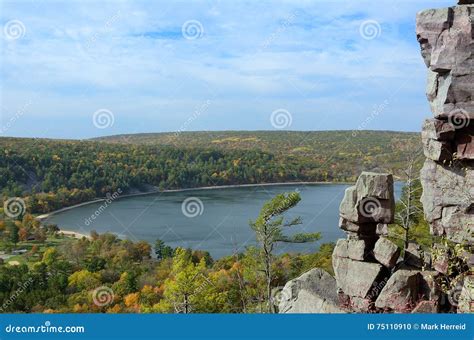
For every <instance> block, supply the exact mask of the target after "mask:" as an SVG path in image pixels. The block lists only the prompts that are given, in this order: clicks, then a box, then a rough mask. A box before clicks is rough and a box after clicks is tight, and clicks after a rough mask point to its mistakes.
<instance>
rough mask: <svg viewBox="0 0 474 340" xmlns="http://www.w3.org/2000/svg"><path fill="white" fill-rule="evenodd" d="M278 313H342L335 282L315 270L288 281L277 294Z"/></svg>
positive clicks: (329, 276) (321, 271)
mask: <svg viewBox="0 0 474 340" xmlns="http://www.w3.org/2000/svg"><path fill="white" fill-rule="evenodd" d="M278 310H279V312H280V313H344V310H343V309H342V308H340V307H339V301H338V296H337V291H336V280H335V279H334V278H333V277H332V276H331V275H330V274H329V273H327V272H326V271H324V270H322V269H319V268H315V269H312V270H310V271H308V272H306V273H304V274H303V275H301V276H300V277H298V278H296V279H294V280H291V281H289V282H288V283H287V284H286V285H285V287H284V288H283V290H282V291H281V292H280V294H279V305H278Z"/></svg>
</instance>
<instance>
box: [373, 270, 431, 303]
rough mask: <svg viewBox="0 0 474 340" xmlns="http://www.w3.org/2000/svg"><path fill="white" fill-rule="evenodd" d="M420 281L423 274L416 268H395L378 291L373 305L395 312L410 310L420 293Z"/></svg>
mask: <svg viewBox="0 0 474 340" xmlns="http://www.w3.org/2000/svg"><path fill="white" fill-rule="evenodd" d="M422 282H423V276H422V275H421V273H420V272H419V271H417V270H411V269H399V270H397V271H396V272H395V273H394V274H393V275H392V276H391V277H390V279H389V280H388V281H387V283H386V285H385V287H384V288H383V289H382V291H381V292H380V294H379V296H378V298H377V300H376V301H375V306H376V307H377V308H381V309H385V310H393V311H397V312H408V311H411V310H412V309H413V307H414V306H413V304H414V303H415V302H416V301H417V299H418V297H419V295H420V293H421V287H422V286H423V285H422Z"/></svg>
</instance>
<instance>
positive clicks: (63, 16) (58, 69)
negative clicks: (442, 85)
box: [0, 0, 455, 138]
mask: <svg viewBox="0 0 474 340" xmlns="http://www.w3.org/2000/svg"><path fill="white" fill-rule="evenodd" d="M454 4H455V1H454V0H452V1H444V0H439V1H435V0H432V1H425V0H420V1H418V0H401V1H393V0H392V1H385V0H380V1H353V0H350V1H349V0H345V1H337V0H336V1H219V0H216V1H105V2H101V1H47V0H36V1H1V8H0V13H1V14H0V20H1V21H0V23H1V25H2V26H3V27H2V28H3V29H2V30H1V34H2V36H1V51H2V52H1V59H0V79H1V111H0V136H24V137H52V138H89V137H96V136H103V135H111V134H118V133H138V132H164V131H196V130H276V129H277V128H282V127H283V128H285V129H288V130H338V129H343V130H354V129H371V130H372V129H373V130H401V131H418V130H419V129H420V126H421V123H422V120H423V119H424V118H426V117H429V116H430V115H431V114H430V111H429V106H428V103H427V101H426V98H425V94H424V88H425V79H426V68H425V66H424V64H423V61H422V59H421V56H420V53H419V47H418V43H417V41H416V36H415V15H416V12H418V11H419V10H422V9H426V8H434V7H446V6H451V5H454ZM275 111H277V112H284V113H285V115H287V116H288V115H289V116H290V119H289V120H288V119H287V123H286V124H285V125H284V126H278V125H277V126H276V125H275V124H272V123H274V122H273V121H272V118H271V117H272V113H273V112H275ZM104 112H105V113H104ZM95 113H96V114H95ZM101 115H105V117H102V118H103V119H104V120H105V122H104V121H100V122H99V123H98V122H97V120H94V119H98V118H97V116H101ZM286 118H288V117H286Z"/></svg>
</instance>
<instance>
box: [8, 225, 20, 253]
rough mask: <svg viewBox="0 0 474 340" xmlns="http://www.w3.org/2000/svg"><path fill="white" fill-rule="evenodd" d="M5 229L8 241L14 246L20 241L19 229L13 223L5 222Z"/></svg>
mask: <svg viewBox="0 0 474 340" xmlns="http://www.w3.org/2000/svg"><path fill="white" fill-rule="evenodd" d="M7 229H8V240H9V241H10V242H11V243H13V244H14V245H15V248H16V244H17V243H18V241H20V235H19V231H20V229H19V228H18V226H17V225H16V223H15V222H13V221H8V222H7Z"/></svg>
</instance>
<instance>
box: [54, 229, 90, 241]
mask: <svg viewBox="0 0 474 340" xmlns="http://www.w3.org/2000/svg"><path fill="white" fill-rule="evenodd" d="M58 234H63V235H64V236H69V237H74V238H77V239H79V240H80V239H82V238H83V237H85V238H86V239H88V240H91V239H92V238H91V237H90V235H86V234H83V233H80V232H77V231H72V230H64V229H60V230H59V231H58Z"/></svg>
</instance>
